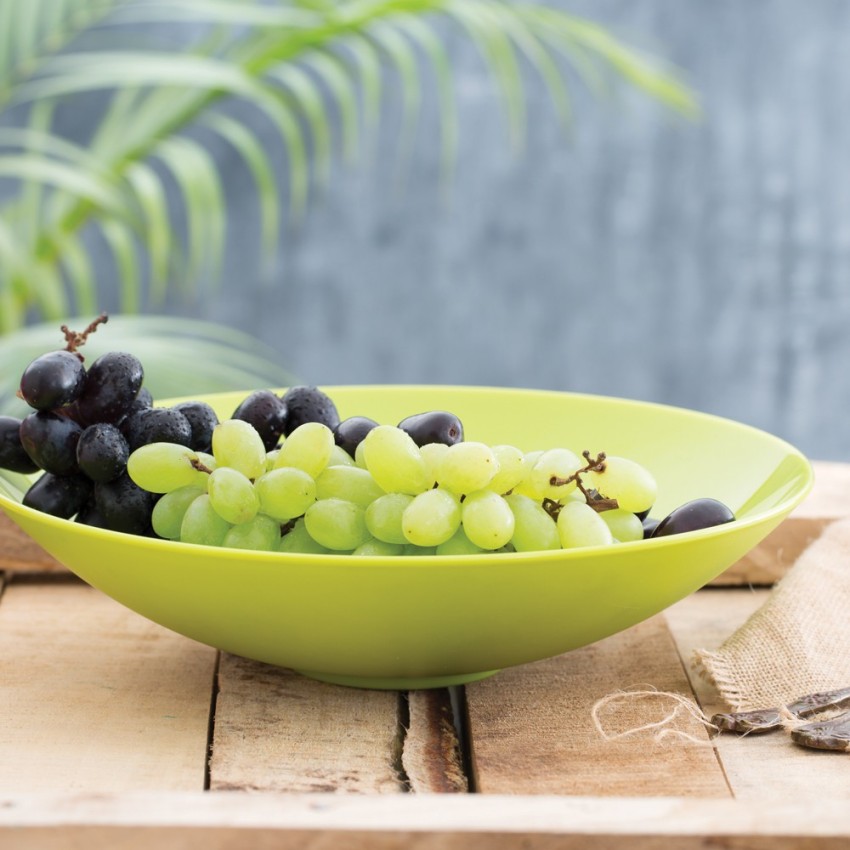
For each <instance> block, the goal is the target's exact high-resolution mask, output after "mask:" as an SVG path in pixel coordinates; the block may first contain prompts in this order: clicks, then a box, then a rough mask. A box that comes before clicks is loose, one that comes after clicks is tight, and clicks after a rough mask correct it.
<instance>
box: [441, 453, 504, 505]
mask: <svg viewBox="0 0 850 850" xmlns="http://www.w3.org/2000/svg"><path fill="white" fill-rule="evenodd" d="M498 471H499V462H498V461H497V460H496V456H495V455H494V454H493V450H492V449H491V448H490V447H489V446H487V445H485V444H484V443H476V442H474V441H472V440H470V441H468V442H463V443H455V444H454V445H453V446H449V448H448V451H447V452H445V454H444V455H443V456H442V458H441V459H440V463H439V465H438V466H437V483H438V484H439V485H440V486H441V487H445V488H446V489H447V490H451V491H452V492H453V493H457V494H458V495H459V496H462V495H463V494H465V493H472V492H474V491H475V490H481V489H482V488H483V487H486V486H487V485H488V484H489V483H490V482H491V481H492V480H493V476H495V474H496V473H497V472H498Z"/></svg>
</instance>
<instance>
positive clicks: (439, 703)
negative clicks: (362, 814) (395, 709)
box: [401, 688, 469, 793]
mask: <svg viewBox="0 0 850 850" xmlns="http://www.w3.org/2000/svg"><path fill="white" fill-rule="evenodd" d="M407 704H408V716H409V722H408V727H407V732H406V734H405V736H404V746H403V749H402V754H401V763H402V767H403V768H404V772H405V775H406V776H407V781H408V783H409V785H410V790H411V791H413V792H419V793H422V792H437V793H457V792H463V791H467V790H468V787H469V783H468V781H467V777H466V774H465V773H464V771H463V764H462V759H461V755H460V745H459V742H458V738H457V732H456V730H455V727H454V721H453V718H452V704H451V696H450V694H449V691H448V690H446V689H444V688H435V689H434V690H426V691H411V692H410V693H409V694H408V696H407Z"/></svg>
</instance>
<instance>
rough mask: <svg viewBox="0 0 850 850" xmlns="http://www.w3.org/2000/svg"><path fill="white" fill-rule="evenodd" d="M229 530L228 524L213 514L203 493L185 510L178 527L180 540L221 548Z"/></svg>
mask: <svg viewBox="0 0 850 850" xmlns="http://www.w3.org/2000/svg"><path fill="white" fill-rule="evenodd" d="M229 530H230V523H229V522H227V520H224V519H222V518H221V517H220V516H219V515H218V514H217V513H216V512H215V510H214V509H213V506H212V505H211V504H210V497H209V496H208V495H207V494H206V493H203V494H201V495H200V496H198V497H197V498H196V499H195V500H194V501H193V502H192V504H191V505H189V507H188V508H186V513H185V514H184V516H183V522H182V523H181V525H180V540H181V541H182V542H183V543H198V544H200V545H202V546H221V544H222V543H224V538H225V537H226V536H227V532H228V531H229Z"/></svg>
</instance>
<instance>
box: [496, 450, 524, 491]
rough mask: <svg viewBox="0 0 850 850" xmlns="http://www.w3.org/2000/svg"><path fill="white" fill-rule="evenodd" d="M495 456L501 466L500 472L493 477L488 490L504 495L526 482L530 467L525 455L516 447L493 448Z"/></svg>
mask: <svg viewBox="0 0 850 850" xmlns="http://www.w3.org/2000/svg"><path fill="white" fill-rule="evenodd" d="M493 455H494V456H495V458H496V463H497V464H498V465H499V471H498V472H497V473H496V474H495V475H494V476H493V478H492V479H491V481H490V483H489V484H488V485H487V489H488V490H492V491H493V492H494V493H499V494H500V495H502V494H504V493H508V492H510V491H511V490H513V489H514V487H516V486H517V484H519V483H520V482H522V481H524V480H525V478H526V476H527V475H528V472H529V467H528V465H527V463H526V459H525V453H524V452H522V451H520V450H519V449H518V448H517V447H516V446H504V445H503V446H493Z"/></svg>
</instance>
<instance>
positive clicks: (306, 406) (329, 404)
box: [283, 387, 339, 437]
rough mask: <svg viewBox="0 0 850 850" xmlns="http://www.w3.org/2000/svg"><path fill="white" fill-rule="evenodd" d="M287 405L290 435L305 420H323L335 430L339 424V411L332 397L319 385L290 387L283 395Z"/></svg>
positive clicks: (287, 434) (323, 423) (287, 421)
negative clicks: (319, 387) (318, 386)
mask: <svg viewBox="0 0 850 850" xmlns="http://www.w3.org/2000/svg"><path fill="white" fill-rule="evenodd" d="M283 403H284V404H285V405H286V431H285V434H286V436H287V437H288V436H289V435H290V434H291V433H292V432H293V431H294V430H295V429H296V428H297V427H298V426H299V425H303V424H304V423H305V422H321V423H322V425H327V426H328V428H330V429H331V431H333V429H334V428H336V426H337V425H339V413H338V412H337V409H336V405H335V404H334V403H333V401H332V400H331V398H330V397H329V396H328V395H326V394H325V393H323V392H322V391H321V390H320V389H318V388H317V387H290V388H289V389H288V390H287V391H286V393H284V396H283Z"/></svg>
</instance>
